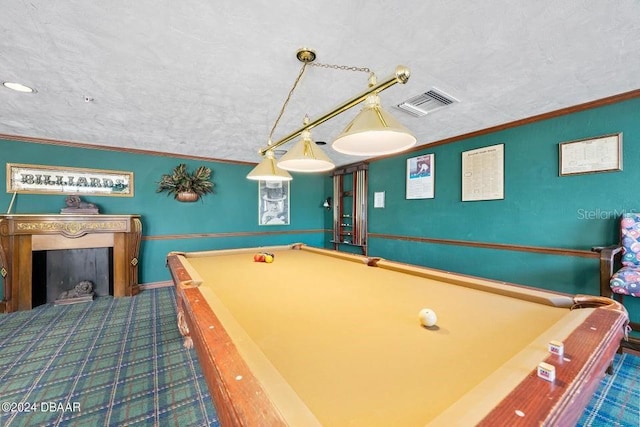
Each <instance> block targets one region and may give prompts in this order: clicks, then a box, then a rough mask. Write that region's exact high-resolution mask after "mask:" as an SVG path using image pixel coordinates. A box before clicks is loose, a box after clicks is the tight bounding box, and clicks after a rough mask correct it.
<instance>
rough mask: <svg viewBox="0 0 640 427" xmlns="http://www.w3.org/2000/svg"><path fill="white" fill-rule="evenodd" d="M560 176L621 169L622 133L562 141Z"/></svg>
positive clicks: (560, 145) (560, 147)
mask: <svg viewBox="0 0 640 427" xmlns="http://www.w3.org/2000/svg"><path fill="white" fill-rule="evenodd" d="M559 149H560V154H559V155H560V167H559V170H560V176H566V175H577V174H585V173H594V172H612V171H621V170H622V133H616V134H612V135H604V136H600V137H597V138H588V139H580V140H577V141H569V142H562V143H560V144H559Z"/></svg>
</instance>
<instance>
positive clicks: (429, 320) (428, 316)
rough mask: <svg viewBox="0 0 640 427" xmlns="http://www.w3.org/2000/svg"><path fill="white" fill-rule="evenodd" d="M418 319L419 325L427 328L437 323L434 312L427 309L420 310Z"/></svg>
mask: <svg viewBox="0 0 640 427" xmlns="http://www.w3.org/2000/svg"><path fill="white" fill-rule="evenodd" d="M418 318H419V319H420V323H421V324H422V325H423V326H427V327H428V326H433V325H435V324H436V322H437V321H438V317H437V316H436V312H435V311H433V310H431V309H429V308H423V309H422V310H420V313H418Z"/></svg>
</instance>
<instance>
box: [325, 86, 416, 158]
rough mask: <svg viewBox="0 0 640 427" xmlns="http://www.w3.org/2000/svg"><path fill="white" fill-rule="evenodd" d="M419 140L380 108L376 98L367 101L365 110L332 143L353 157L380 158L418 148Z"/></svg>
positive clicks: (340, 150)
mask: <svg viewBox="0 0 640 427" xmlns="http://www.w3.org/2000/svg"><path fill="white" fill-rule="evenodd" d="M416 142H417V140H416V137H415V136H413V135H412V134H411V132H410V131H409V130H408V129H407V128H406V127H404V126H403V125H402V124H400V122H398V121H397V120H396V119H395V118H394V117H393V116H392V115H391V114H389V113H388V112H386V111H385V110H383V109H382V107H381V106H380V99H379V97H378V96H377V95H372V96H370V97H369V98H367V101H366V105H365V106H364V107H363V108H362V111H360V113H358V115H357V116H356V117H355V118H354V119H353V120H352V121H351V123H349V124H348V125H347V127H346V128H345V130H344V131H343V132H342V133H341V134H340V135H339V136H338V138H336V140H335V141H334V142H333V145H332V147H333V149H334V150H336V151H338V152H340V153H343V154H350V155H354V156H381V155H385V154H393V153H399V152H401V151H404V150H406V149H408V148H411V147H413V146H414V145H416Z"/></svg>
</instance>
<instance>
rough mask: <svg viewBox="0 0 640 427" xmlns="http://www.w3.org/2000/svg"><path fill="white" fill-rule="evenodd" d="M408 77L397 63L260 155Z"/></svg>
mask: <svg viewBox="0 0 640 427" xmlns="http://www.w3.org/2000/svg"><path fill="white" fill-rule="evenodd" d="M298 59H299V60H300V61H302V62H311V61H313V59H315V54H314V55H313V59H311V58H309V57H306V56H304V59H301V58H300V53H298ZM409 77H410V71H409V68H407V67H405V66H403V65H398V66H397V67H396V70H395V73H394V74H393V75H391V76H389V77H387V78H386V79H385V80H383V81H382V82H380V83H377V84H374V85H372V86H371V87H369V89H368V90H366V91H364V92H362V93H361V94H359V95H356V96H355V97H353V98H351V99H349V100H347V101H345V102H344V103H342V104H340V105H339V106H338V107H336V108H335V109H333V110H332V111H330V112H328V113H326V114H324V115H323V116H321V117H319V118H318V119H316V120H314V121H312V122H310V123H308V124H305V125H304V126H302V127H301V128H300V129H298V130H296V131H294V132H292V133H290V134H289V135H287V136H285V137H284V138H282V139H280V140H278V141H276V142H274V143H272V144H269V145H268V146H266V147H264V148H261V149H260V150H259V153H260V155H261V156H264V155H265V154H266V152H267V151H269V150H273V149H275V148H278V147H280V146H281V145H283V144H286V143H287V142H289V141H291V140H292V139H294V138H296V137H298V136H300V135H302V133H303V132H304V131H309V130H311V129H313V128H314V127H316V126H318V125H320V124H322V123H324V122H326V121H327V120H330V119H332V118H333V117H335V116H337V115H338V114H341V113H343V112H345V111H347V110H349V109H350V108H353V107H355V106H356V105H358V104H360V103H361V102H363V101H364V100H366V99H367V97H369V96H370V95H374V94H378V93H379V92H382V91H383V90H385V89H388V88H390V87H391V86H393V85H395V84H396V83H402V84H405V83H407V81H409Z"/></svg>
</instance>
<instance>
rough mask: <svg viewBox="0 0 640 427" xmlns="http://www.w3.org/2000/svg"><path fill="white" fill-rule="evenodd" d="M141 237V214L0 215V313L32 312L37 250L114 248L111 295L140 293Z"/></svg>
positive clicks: (120, 295) (119, 295)
mask: <svg viewBox="0 0 640 427" xmlns="http://www.w3.org/2000/svg"><path fill="white" fill-rule="evenodd" d="M141 236H142V223H141V221H140V215H57V214H50V215H43V214H28V215H27V214H25V215H19V214H15V215H0V280H1V281H2V289H3V298H2V301H1V302H0V313H2V312H7V313H10V312H13V311H18V310H30V309H31V308H32V284H31V278H32V252H33V251H38V250H52V249H82V248H104V247H112V248H113V272H112V277H113V294H114V295H113V296H114V297H122V296H133V295H136V294H137V293H138V291H139V290H138V263H139V258H138V256H139V255H138V254H139V252H140V239H141ZM3 306H4V307H3Z"/></svg>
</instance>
